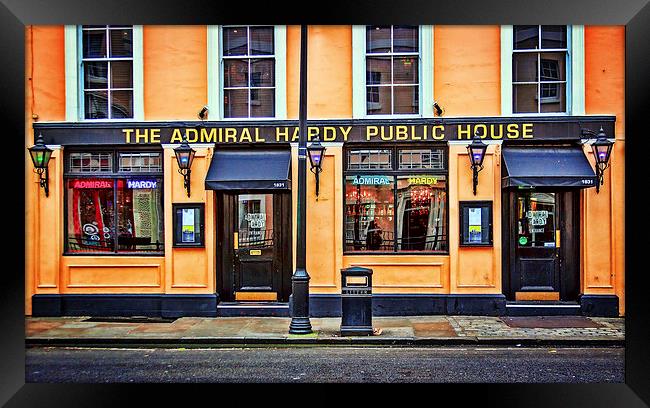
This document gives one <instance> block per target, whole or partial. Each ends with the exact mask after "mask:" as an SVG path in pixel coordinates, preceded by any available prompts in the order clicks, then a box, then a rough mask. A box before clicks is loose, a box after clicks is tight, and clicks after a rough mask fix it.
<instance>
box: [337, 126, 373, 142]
mask: <svg viewBox="0 0 650 408" xmlns="http://www.w3.org/2000/svg"><path fill="white" fill-rule="evenodd" d="M378 133H379V128H378V127H377V126H366V140H370V138H371V137H375V136H377V134H378ZM346 136H347V135H346ZM343 140H346V139H343Z"/></svg>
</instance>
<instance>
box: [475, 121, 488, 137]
mask: <svg viewBox="0 0 650 408" xmlns="http://www.w3.org/2000/svg"><path fill="white" fill-rule="evenodd" d="M479 129H483V131H482V132H479V131H478V130H479ZM477 133H478V135H479V136H481V139H485V138H486V137H487V126H485V125H484V124H482V123H479V124H478V125H474V134H477ZM472 137H473V136H472Z"/></svg>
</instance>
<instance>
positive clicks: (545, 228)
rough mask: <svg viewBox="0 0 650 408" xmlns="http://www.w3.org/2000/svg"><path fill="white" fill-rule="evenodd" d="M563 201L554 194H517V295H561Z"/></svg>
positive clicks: (522, 192) (515, 223) (523, 192)
mask: <svg viewBox="0 0 650 408" xmlns="http://www.w3.org/2000/svg"><path fill="white" fill-rule="evenodd" d="M560 201H561V199H560V195H559V194H557V193H554V192H538V191H521V192H517V193H515V206H514V207H515V208H514V212H515V214H514V220H513V224H512V227H513V228H514V229H515V235H514V236H515V237H516V238H515V242H513V243H511V245H512V246H513V247H514V251H515V265H514V271H513V279H512V284H513V285H514V291H515V292H517V291H552V292H559V291H560V284H559V283H560V279H559V274H560V259H559V258H560V251H559V246H560V242H558V241H559V240H558V239H557V238H558V237H559V236H560V234H559V231H560V225H561V221H560V218H561V211H558V209H559V208H561V202H560Z"/></svg>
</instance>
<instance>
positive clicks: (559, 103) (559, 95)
mask: <svg viewBox="0 0 650 408" xmlns="http://www.w3.org/2000/svg"><path fill="white" fill-rule="evenodd" d="M540 86H541V107H540V108H541V111H542V112H565V111H566V84H545V83H542V84H541V85H540Z"/></svg>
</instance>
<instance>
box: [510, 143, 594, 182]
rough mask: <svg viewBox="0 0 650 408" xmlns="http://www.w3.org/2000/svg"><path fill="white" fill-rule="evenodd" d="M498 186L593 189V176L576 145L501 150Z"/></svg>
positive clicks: (579, 148)
mask: <svg viewBox="0 0 650 408" xmlns="http://www.w3.org/2000/svg"><path fill="white" fill-rule="evenodd" d="M503 160H504V163H505V173H506V174H505V177H503V179H502V184H501V185H502V187H517V186H525V187H573V188H586V187H595V186H596V174H595V173H594V170H593V169H592V168H591V165H590V164H589V161H588V160H587V158H586V157H585V154H584V153H583V151H582V148H581V147H579V146H566V147H504V148H503Z"/></svg>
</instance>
